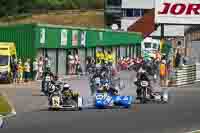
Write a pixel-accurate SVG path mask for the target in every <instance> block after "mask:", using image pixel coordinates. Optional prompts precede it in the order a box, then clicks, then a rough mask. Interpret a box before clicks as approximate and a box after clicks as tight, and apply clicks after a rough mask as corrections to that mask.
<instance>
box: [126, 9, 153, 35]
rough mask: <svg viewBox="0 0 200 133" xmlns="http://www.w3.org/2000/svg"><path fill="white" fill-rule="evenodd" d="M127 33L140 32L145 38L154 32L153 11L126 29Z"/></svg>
mask: <svg viewBox="0 0 200 133" xmlns="http://www.w3.org/2000/svg"><path fill="white" fill-rule="evenodd" d="M128 31H132V32H141V33H142V35H143V36H144V37H147V36H149V35H150V34H151V33H152V32H154V31H155V23H154V10H152V11H150V12H149V13H147V14H145V15H144V16H143V17H141V18H140V19H139V20H138V21H137V22H136V23H134V24H133V25H131V26H130V27H129V28H128Z"/></svg>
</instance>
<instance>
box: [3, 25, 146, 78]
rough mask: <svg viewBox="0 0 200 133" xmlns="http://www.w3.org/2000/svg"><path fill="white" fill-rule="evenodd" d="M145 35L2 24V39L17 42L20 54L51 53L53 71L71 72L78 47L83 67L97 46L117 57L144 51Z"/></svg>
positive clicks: (134, 55)
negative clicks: (70, 64) (69, 67)
mask: <svg viewBox="0 0 200 133" xmlns="http://www.w3.org/2000/svg"><path fill="white" fill-rule="evenodd" d="M142 40H143V37H142V35H141V34H140V33H133V32H131V33H130V32H121V31H112V30H108V29H95V28H80V27H69V26H60V25H47V24H18V25H8V26H0V42H14V43H15V44H16V48H17V55H18V58H22V59H23V60H25V59H27V58H31V59H33V58H36V57H39V56H42V55H43V56H45V55H48V56H49V57H50V59H51V63H52V71H53V72H55V73H58V74H61V75H65V74H67V64H68V62H67V56H68V55H67V54H68V51H72V52H74V51H78V52H79V55H80V57H81V62H82V63H83V67H84V66H85V65H84V64H85V58H86V57H87V56H95V53H96V50H99V49H102V50H111V51H112V52H113V55H114V56H115V59H116V61H117V59H119V58H120V57H121V56H123V57H125V56H129V57H136V56H138V55H140V45H141V41H142Z"/></svg>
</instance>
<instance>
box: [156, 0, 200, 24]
mask: <svg viewBox="0 0 200 133" xmlns="http://www.w3.org/2000/svg"><path fill="white" fill-rule="evenodd" d="M155 1H156V2H155V23H161V24H162V23H163V24H200V0H155Z"/></svg>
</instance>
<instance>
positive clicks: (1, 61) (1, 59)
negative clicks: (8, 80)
mask: <svg viewBox="0 0 200 133" xmlns="http://www.w3.org/2000/svg"><path fill="white" fill-rule="evenodd" d="M5 65H8V56H7V55H0V66H5Z"/></svg>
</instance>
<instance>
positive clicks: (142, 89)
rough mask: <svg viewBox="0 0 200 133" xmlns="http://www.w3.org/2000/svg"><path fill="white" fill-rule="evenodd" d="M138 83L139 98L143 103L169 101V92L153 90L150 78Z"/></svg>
mask: <svg viewBox="0 0 200 133" xmlns="http://www.w3.org/2000/svg"><path fill="white" fill-rule="evenodd" d="M135 84H136V85H137V87H138V88H137V98H136V99H139V100H140V102H141V103H147V102H148V101H152V102H158V103H168V92H167V91H166V90H163V91H162V92H153V91H152V87H151V85H150V81H148V80H140V81H138V82H135Z"/></svg>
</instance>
